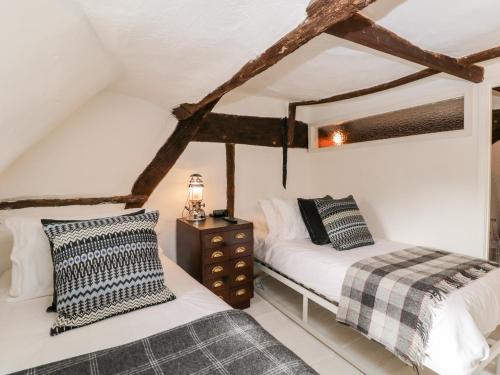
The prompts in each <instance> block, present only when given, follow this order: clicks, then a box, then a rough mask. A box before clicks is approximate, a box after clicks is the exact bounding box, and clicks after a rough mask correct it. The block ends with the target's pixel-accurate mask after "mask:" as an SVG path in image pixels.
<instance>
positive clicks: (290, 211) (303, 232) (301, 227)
mask: <svg viewBox="0 0 500 375" xmlns="http://www.w3.org/2000/svg"><path fill="white" fill-rule="evenodd" d="M271 202H272V204H273V206H274V208H275V211H276V212H277V214H278V215H279V220H278V222H279V227H278V232H277V233H278V234H277V235H278V238H279V239H281V240H295V239H304V238H308V237H309V233H308V232H307V228H306V226H305V224H304V220H303V219H302V215H301V214H300V209H299V204H298V202H297V200H285V199H279V198H272V199H271Z"/></svg>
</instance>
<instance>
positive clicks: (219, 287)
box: [203, 277, 229, 295]
mask: <svg viewBox="0 0 500 375" xmlns="http://www.w3.org/2000/svg"><path fill="white" fill-rule="evenodd" d="M203 285H205V286H206V287H207V288H208V289H210V290H211V291H212V292H214V293H215V294H217V295H219V293H222V291H224V290H226V291H227V289H228V288H229V283H228V282H227V279H226V278H225V277H220V278H217V279H213V280H205V282H204V283H203ZM228 293H229V292H228Z"/></svg>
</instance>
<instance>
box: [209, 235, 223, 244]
mask: <svg viewBox="0 0 500 375" xmlns="http://www.w3.org/2000/svg"><path fill="white" fill-rule="evenodd" d="M211 241H212V243H219V242H222V241H224V237H222V236H214V237H212V240H211Z"/></svg>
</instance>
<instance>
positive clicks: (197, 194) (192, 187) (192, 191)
mask: <svg viewBox="0 0 500 375" xmlns="http://www.w3.org/2000/svg"><path fill="white" fill-rule="evenodd" d="M188 192H189V197H188V199H189V200H190V201H199V202H201V201H202V200H203V181H202V179H201V175H199V174H198V173H194V174H192V175H191V176H190V180H189V188H188Z"/></svg>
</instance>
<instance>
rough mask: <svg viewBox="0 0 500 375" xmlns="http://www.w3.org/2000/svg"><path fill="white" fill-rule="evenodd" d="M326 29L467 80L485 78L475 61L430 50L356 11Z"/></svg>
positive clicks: (482, 70) (343, 37)
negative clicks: (349, 16)
mask: <svg viewBox="0 0 500 375" xmlns="http://www.w3.org/2000/svg"><path fill="white" fill-rule="evenodd" d="M326 32H327V33H328V34H330V35H333V36H336V37H339V38H342V39H346V40H349V41H351V42H354V43H357V44H361V45H363V46H365V47H369V48H372V49H375V50H377V51H380V52H384V53H387V54H389V55H392V56H396V57H399V58H402V59H405V60H408V61H411V62H414V63H417V64H420V65H423V66H426V67H428V68H431V69H434V70H437V71H439V72H443V73H448V74H451V75H453V76H456V77H459V78H462V79H465V80H467V81H471V82H474V83H479V82H482V81H483V78H484V69H483V68H482V67H480V66H477V65H471V64H472V63H471V62H468V63H463V62H461V61H460V60H459V59H456V58H453V57H450V56H446V55H443V54H440V53H435V52H430V51H426V50H424V49H422V48H420V47H417V46H416V45H414V44H412V43H410V42H409V41H408V40H406V39H404V38H402V37H400V36H399V35H397V34H395V33H393V32H392V31H390V30H387V29H386V28H384V27H382V26H379V25H377V24H376V23H375V22H373V21H372V20H370V19H368V18H366V17H364V16H362V15H361V14H354V15H353V16H352V17H351V18H349V19H347V20H345V21H342V22H339V23H337V24H335V25H333V26H332V27H330V28H329V29H328V30H327V31H326Z"/></svg>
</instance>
